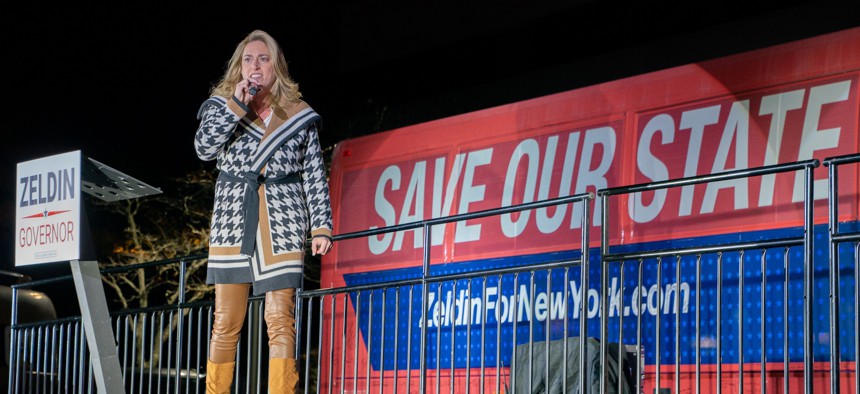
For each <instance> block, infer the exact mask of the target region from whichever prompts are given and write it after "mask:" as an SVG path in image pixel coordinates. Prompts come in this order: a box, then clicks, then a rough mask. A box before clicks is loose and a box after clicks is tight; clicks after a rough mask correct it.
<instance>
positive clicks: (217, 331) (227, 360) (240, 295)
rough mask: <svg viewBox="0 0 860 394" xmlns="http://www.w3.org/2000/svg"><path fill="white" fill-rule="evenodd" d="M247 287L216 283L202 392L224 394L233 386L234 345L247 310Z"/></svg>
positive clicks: (248, 286) (246, 285) (245, 285)
mask: <svg viewBox="0 0 860 394" xmlns="http://www.w3.org/2000/svg"><path fill="white" fill-rule="evenodd" d="M249 288H250V285H249V284H216V285H215V311H214V318H213V322H212V338H211V339H210V340H209V360H208V362H207V363H206V393H207V394H222V393H223V394H227V393H229V392H230V386H231V385H232V384H233V370H234V368H235V366H236V345H237V344H238V342H239V333H240V332H241V331H242V324H243V323H244V322H245V313H246V311H247V310H248V289H249Z"/></svg>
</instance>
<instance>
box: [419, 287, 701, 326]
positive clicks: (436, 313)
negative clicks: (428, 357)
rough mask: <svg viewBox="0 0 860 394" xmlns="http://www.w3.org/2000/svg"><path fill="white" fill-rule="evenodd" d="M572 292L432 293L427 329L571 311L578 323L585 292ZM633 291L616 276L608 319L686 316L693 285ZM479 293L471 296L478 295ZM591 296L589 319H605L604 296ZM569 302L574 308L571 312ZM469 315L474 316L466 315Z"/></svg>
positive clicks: (562, 314) (539, 319)
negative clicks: (602, 316)
mask: <svg viewBox="0 0 860 394" xmlns="http://www.w3.org/2000/svg"><path fill="white" fill-rule="evenodd" d="M473 288H474V284H473ZM568 288H569V290H568V291H567V292H565V291H564V290H562V289H559V290H553V291H550V292H547V291H546V290H540V289H536V290H534V291H533V290H532V289H530V285H528V284H526V283H519V284H518V287H517V288H516V292H514V288H513V287H512V286H508V287H503V289H504V291H503V292H502V293H500V292H499V287H498V286H488V287H487V288H486V291H484V292H483V295H481V294H477V295H473V296H470V295H469V289H468V288H467V286H465V285H463V286H462V287H458V288H456V290H454V289H450V290H447V291H442V292H437V291H432V290H431V291H429V292H428V301H429V303H428V310H427V316H428V321H429V324H428V328H430V327H439V326H442V327H446V326H448V327H450V326H451V325H452V324H453V325H455V326H465V325H473V324H478V325H479V324H483V323H484V321H485V320H486V321H493V322H499V323H514V322H516V323H519V322H527V321H530V320H532V319H534V321H536V322H544V321H546V320H547V319H549V320H558V321H561V320H564V318H565V311H568V310H570V311H571V314H570V316H568V319H573V320H575V319H579V316H580V310H581V306H582V293H581V290H580V287H579V285H578V284H577V283H576V282H574V281H572V280H571V281H569V282H568ZM629 290H630V289H624V291H622V288H621V286H619V285H618V278H617V277H614V278H612V279H611V281H610V286H609V300H608V305H607V310H608V312H609V317H617V316H620V315H621V316H625V317H626V316H646V315H651V316H655V315H657V314H658V313H662V314H664V315H669V314H675V313H682V314H683V313H687V312H688V311H689V305H690V285H689V283H687V282H681V285H680V289H679V286H678V284H676V283H667V284H663V285H662V286H660V285H658V284H656V283H655V284H651V285H642V286H636V287H634V288H633V289H632V291H630V292H628V291H629ZM455 291H456V294H454V293H455ZM480 292H481V291H477V292H476V291H475V290H473V291H472V293H473V294H474V293H480ZM622 294H629V298H628V299H626V300H623V301H624V302H622V297H623V295H622ZM587 297H588V304H587V305H588V308H587V313H588V318H596V317H600V305H601V300H600V293H599V292H598V291H597V290H596V289H588V295H587ZM568 302H570V303H571V305H572V308H568ZM679 303H680V304H679ZM622 306H623V307H622ZM467 310H468V311H469V313H466V311H467ZM485 318H486V319H485ZM420 324H421V323H420V322H419V325H420Z"/></svg>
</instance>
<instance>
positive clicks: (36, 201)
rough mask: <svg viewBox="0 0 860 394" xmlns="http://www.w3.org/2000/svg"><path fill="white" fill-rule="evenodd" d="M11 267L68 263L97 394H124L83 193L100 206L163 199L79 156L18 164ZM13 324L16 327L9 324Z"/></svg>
mask: <svg viewBox="0 0 860 394" xmlns="http://www.w3.org/2000/svg"><path fill="white" fill-rule="evenodd" d="M16 179H17V184H18V185H17V193H16V199H17V209H16V215H15V225H16V226H15V234H16V240H15V265H16V266H23V265H33V264H45V263H51V262H57V261H69V262H70V264H71V269H72V276H73V278H74V282H75V289H76V292H77V295H78V303H79V304H80V307H81V319H82V320H83V323H84V332H85V333H86V336H87V345H88V347H89V351H90V359H91V362H92V367H93V374H94V377H95V382H96V388H97V389H98V392H100V393H124V392H125V387H124V385H123V381H122V369H121V368H120V364H119V358H118V356H117V348H116V341H115V339H114V335H113V330H112V328H111V324H110V315H109V314H108V307H107V300H106V298H105V293H104V285H103V284H102V280H101V272H100V271H99V266H98V262H97V261H96V257H95V251H94V249H93V244H92V238H91V237H90V234H89V226H88V223H87V217H86V213H85V212H84V204H83V199H82V196H81V191H83V192H84V193H87V194H89V195H91V196H93V197H96V198H98V199H100V200H103V201H119V200H125V199H130V198H138V197H142V196H148V195H153V194H159V193H161V190H159V189H156V188H154V187H152V186H149V185H147V184H145V183H143V182H140V181H138V180H136V179H134V178H132V177H130V176H128V175H126V174H123V173H121V172H119V171H117V170H114V169H113V168H110V167H108V166H106V165H104V164H102V163H99V162H98V161H96V160H93V159H90V158H86V157H83V156H82V155H81V152H80V151H73V152H68V153H63V154H59V155H55V156H49V157H44V158H41V159H36V160H31V161H27V162H22V163H18V176H17V178H16ZM12 323H13V324H15V323H17V322H12Z"/></svg>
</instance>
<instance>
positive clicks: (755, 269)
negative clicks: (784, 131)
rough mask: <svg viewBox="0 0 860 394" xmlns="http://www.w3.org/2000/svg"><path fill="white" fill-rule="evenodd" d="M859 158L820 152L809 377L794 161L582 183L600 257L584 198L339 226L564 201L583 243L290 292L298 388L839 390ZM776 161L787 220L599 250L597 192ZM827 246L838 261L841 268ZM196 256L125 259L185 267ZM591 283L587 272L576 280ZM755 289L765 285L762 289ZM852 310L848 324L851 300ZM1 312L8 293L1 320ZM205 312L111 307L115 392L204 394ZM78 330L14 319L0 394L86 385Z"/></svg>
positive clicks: (807, 260) (807, 280)
mask: <svg viewBox="0 0 860 394" xmlns="http://www.w3.org/2000/svg"><path fill="white" fill-rule="evenodd" d="M858 161H860V155H852V156H847V157H839V158H832V159H827V160H825V161H824V163H825V165H827V166H828V167H829V168H830V174H829V178H830V190H829V195H830V201H829V206H830V210H829V230H830V231H829V232H828V238H829V241H830V242H829V245H828V247H829V250H828V252H827V255H828V256H830V259H829V261H830V264H829V265H828V267H827V272H826V273H827V274H828V278H827V279H828V280H827V283H828V288H829V294H828V295H829V297H830V298H829V302H830V303H829V309H828V311H827V315H828V316H829V319H828V321H827V323H826V325H827V327H825V328H826V329H827V331H828V332H829V337H830V338H832V340H830V341H828V342H827V346H828V349H829V350H828V351H827V352H826V353H827V357H828V359H829V363H827V368H826V371H823V372H822V371H820V370H821V368H822V367H821V365H822V364H821V363H820V362H816V356H815V354H819V357H820V354H822V352H821V351H820V342H821V341H820V340H819V339H820V338H819V336H820V332H821V327H820V326H816V328H817V329H818V331H813V316H819V315H820V313H819V314H816V315H813V311H816V312H821V311H820V310H819V309H813V308H817V307H816V306H815V305H818V304H814V301H816V299H815V298H814V297H813V295H814V294H813V289H812V287H813V286H819V287H820V281H819V280H817V277H815V276H814V275H815V272H813V271H814V267H816V265H815V262H814V259H813V255H814V253H813V252H814V249H813V247H814V246H813V239H814V237H815V234H816V228H815V226H814V223H813V221H814V219H813V218H814V216H813V213H812V211H813V202H814V201H813V198H812V197H813V195H814V194H813V185H814V182H813V179H812V170H813V169H814V168H816V167H818V165H819V162H818V161H817V160H810V161H805V162H798V163H792V164H786V165H775V166H767V167H761V168H756V169H750V170H740V171H728V172H725V173H720V174H713V175H709V176H700V177H692V178H685V179H680V180H672V181H665V182H653V183H649V184H642V185H633V186H628V187H619V188H610V189H603V190H599V191H598V192H597V195H598V196H599V197H600V201H599V203H600V204H602V222H601V223H600V226H601V232H600V241H599V248H600V249H599V251H600V253H592V251H591V250H590V239H591V237H590V234H589V229H590V228H591V226H592V224H591V221H590V220H589V217H590V214H589V212H591V211H590V209H591V206H592V200H593V198H594V195H593V194H590V193H588V194H582V195H576V196H568V197H563V198H557V199H552V200H546V201H539V202H533V203H527V204H521V205H516V206H510V207H504V208H499V209H491V210H486V211H480V212H473V213H468V214H462V215H455V216H449V217H444V218H438V219H432V220H426V221H421V222H414V223H408V224H401V225H397V226H391V227H386V228H379V229H374V230H369V231H362V232H356V233H350V234H341V235H338V236H336V237H335V240H336V241H337V240H344V239H351V238H359V237H369V236H373V235H378V234H383V233H386V232H396V231H404V230H411V229H419V228H420V229H423V233H422V234H423V237H424V242H423V245H432V242H431V239H430V237H431V234H432V232H431V231H429V229H430V228H431V227H432V226H435V225H440V224H444V223H452V222H457V221H462V220H469V219H475V218H479V217H486V216H491V215H501V214H505V213H511V212H521V211H524V210H530V209H537V208H541V207H548V206H553V205H560V204H571V203H579V204H580V205H579V207H580V208H582V212H583V213H582V215H581V218H582V223H580V226H581V229H582V237H581V239H578V240H571V243H570V245H572V247H571V249H572V251H573V253H570V254H567V255H566V256H565V257H564V258H559V259H556V260H552V259H543V260H540V261H524V262H523V264H521V265H518V266H514V267H504V268H498V267H486V268H480V267H479V268H476V269H471V270H467V271H464V272H458V273H455V274H450V273H449V274H437V273H434V271H433V269H432V266H431V264H430V261H431V256H430V252H429V248H428V247H425V248H424V250H423V256H422V263H421V267H416V269H418V272H419V273H418V274H417V275H412V276H410V277H404V278H391V280H388V281H385V282H382V283H368V284H363V285H356V286H346V287H341V288H325V289H318V290H300V291H298V292H297V301H298V302H297V314H296V316H297V327H298V333H297V357H298V359H299V365H300V366H301V370H300V372H302V376H303V379H302V382H301V383H302V389H303V391H304V392H305V393H347V392H349V393H356V392H365V393H370V392H379V393H386V392H391V393H394V392H397V393H400V392H418V393H426V392H430V393H454V392H457V393H461V392H463V393H469V392H479V393H487V392H494V393H500V392H517V391H516V389H517V388H518V387H534V386H536V385H544V386H543V387H546V386H549V385H551V384H552V383H551V382H553V381H559V382H561V383H560V386H558V387H560V390H561V392H598V391H599V392H601V393H608V392H637V393H639V392H643V393H644V392H651V391H652V390H654V391H655V392H657V391H660V390H665V389H668V390H669V391H670V392H685V391H690V392H697V393H701V392H722V391H723V390H727V391H738V392H747V391H750V390H752V391H761V392H770V391H777V392H799V391H802V392H806V393H811V392H816V391H817V390H820V389H821V388H822V387H823V386H822V384H823V383H822V380H823V379H819V378H820V377H823V376H824V375H827V376H828V377H829V379H827V380H828V381H829V389H830V391H831V392H834V393H836V392H838V393H842V392H849V391H848V390H856V388H857V387H858V381H857V379H858V378H857V373H856V371H857V368H858V365H857V364H858V361H857V357H856V355H857V354H858V349H857V346H858V338H857V332H858V326H857V319H856V318H855V319H853V321H851V322H847V323H846V322H840V321H838V320H839V319H838V316H840V311H841V309H840V295H841V293H840V283H843V282H844V283H845V284H842V285H841V287H845V286H846V285H851V284H853V287H852V288H851V290H852V291H853V299H854V300H857V299H858V295H857V285H856V284H857V283H860V282H858V278H860V268H858V263H857V262H858V255H860V253H858V244H860V232H858V231H856V229H857V226H858V224H857V223H858V221H857V220H856V218H855V220H853V221H851V220H849V221H848V223H841V225H842V227H840V223H839V212H838V204H839V203H838V202H837V201H834V199H835V196H837V195H838V191H837V189H836V187H837V184H838V177H837V167H838V166H839V165H842V164H848V163H856V162H858ZM791 171H802V172H803V173H804V175H805V178H804V182H805V183H804V202H803V213H802V218H803V223H802V225H800V226H798V227H797V228H792V229H787V230H786V231H781V232H778V233H777V234H776V236H774V237H770V238H767V239H755V240H749V239H742V238H739V239H736V240H730V241H732V242H729V241H727V240H726V239H717V240H706V241H702V242H699V243H697V244H690V243H689V242H686V243H685V242H684V240H670V242H668V243H663V244H655V245H656V246H657V247H655V248H652V249H648V248H647V246H653V245H635V246H634V247H627V246H626V245H623V244H612V242H611V241H612V240H613V238H612V236H611V234H610V230H611V229H612V225H613V223H616V221H617V220H618V218H617V217H613V216H612V215H613V213H614V212H619V211H617V210H614V209H612V205H611V204H610V202H611V201H610V198H615V197H617V196H623V195H632V194H635V193H643V192H649V191H655V190H660V189H668V188H675V187H684V186H688V185H697V184H704V183H708V182H719V181H725V180H730V179H737V178H742V177H743V178H749V177H757V176H764V175H767V174H777V173H784V172H791ZM851 181H852V182H855V183H856V179H851ZM854 197H856V196H854ZM851 206H853V207H856V202H855V205H851ZM854 214H856V213H854ZM710 241H713V242H710ZM591 243H592V244H596V242H591ZM840 256H846V257H848V258H846V259H845V260H848V261H849V262H850V263H846V264H844V266H843V265H840V263H839V261H840V260H842V259H840ZM205 257H206V256H205V255H202V256H189V257H184V258H181V259H175V260H171V261H164V262H154V263H146V264H144V265H136V266H131V267H124V268H127V269H141V268H144V267H145V266H154V265H158V264H187V263H188V261H191V260H195V259H204V258H205ZM852 264H853V265H852ZM852 267H853V272H852V271H851V269H852ZM849 274H853V277H850V275H849ZM595 275H597V276H598V277H599V278H600V279H599V280H598V281H594V280H591V279H590V277H593V276H595ZM819 275H820V273H819ZM691 278H692V279H691ZM849 279H850V280H849ZM63 280H67V281H68V280H71V278H70V277H69V278H52V279H48V280H43V281H34V282H29V283H26V284H22V285H16V286H17V287H28V288H30V287H34V288H37V287H39V286H52V285H54V284H55V283H57V281H63ZM690 281H694V282H695V283H694V284H693V286H690V285H689V283H688V282H690ZM771 286H773V288H774V289H776V290H772V291H770V290H768V291H765V290H762V289H767V288H770V287H771ZM16 289H17V288H13V299H14V290H16ZM848 293H849V294H850V292H848ZM706 295H707V296H706ZM626 299H631V300H633V301H632V302H629V303H627V302H625V301H624V300H626ZM589 300H591V302H589ZM13 301H14V300H13ZM818 301H819V304H820V300H818ZM853 304H854V310H853V316H855V317H856V316H858V314H857V313H858V312H857V302H856V301H855V302H854V303H853ZM748 305H756V306H755V307H751V306H748ZM14 308H15V303H13V311H12V312H13V319H14V315H15V310H14ZM212 309H213V303H212V301H211V300H210V301H199V302H190V303H189V302H186V301H185V299H184V298H183V297H180V300H179V301H178V302H177V303H176V304H173V305H162V306H158V307H151V308H145V309H140V310H121V311H114V312H112V313H111V316H112V323H113V325H114V330H115V335H116V339H117V349H118V354H119V357H120V362H121V363H122V366H123V371H124V376H123V378H124V380H125V387H126V388H127V390H128V392H129V393H137V392H140V393H143V392H156V393H160V392H164V393H202V392H205V388H204V387H205V372H206V371H205V365H206V359H207V355H208V342H209V336H210V333H211V325H212ZM750 310H754V311H755V313H751V312H750ZM691 311H692V312H693V313H690V312H691ZM519 314H522V315H524V316H526V317H525V318H522V319H520V317H519ZM262 316H263V298H262V297H251V298H250V299H249V312H248V315H247V320H246V323H245V326H244V329H243V331H242V334H241V335H242V336H241V339H240V343H239V349H238V353H237V364H236V369H235V377H234V385H233V392H236V393H265V392H266V391H267V389H266V387H265V382H266V375H267V371H266V362H265V360H266V359H267V351H266V350H267V349H266V347H267V346H266V345H267V342H266V333H265V322H264V320H263V318H262ZM666 316H668V317H666ZM709 319H710V320H709ZM595 323H596V324H595ZM815 324H820V323H815ZM82 330H83V329H82V326H81V322H80V319H79V318H66V319H60V320H57V321H51V322H40V323H28V324H17V323H16V322H15V321H14V320H13V325H12V327H11V340H10V344H11V349H12V351H11V352H10V354H9V357H10V364H9V365H10V381H9V392H10V393H90V392H94V391H95V385H94V381H93V375H92V369H91V366H90V365H89V359H88V358H89V356H88V351H87V345H86V339H85V336H84V335H83V332H82ZM798 331H799V332H798ZM643 332H647V333H650V334H649V335H648V336H643ZM815 332H817V333H818V334H816V335H813V334H814V333H815ZM840 338H843V339H844V338H847V339H848V340H847V341H845V342H847V343H848V344H850V342H851V341H852V340H853V346H854V350H853V354H854V360H853V363H852V362H850V361H845V360H843V359H842V358H841V355H840V349H844V348H841V347H840V346H841V345H845V343H844V342H840ZM801 349H802V350H801ZM816 352H817V353H816ZM631 360H633V361H632V362H631ZM612 363H615V364H614V365H616V367H615V368H616V370H615V372H614V373H615V375H612V374H611V372H612V371H611V368H610V367H609V366H610V365H613V364H612ZM558 365H563V366H564V367H563V368H557V366H558ZM594 365H599V366H601V368H603V369H602V370H600V371H597V379H598V380H599V381H598V384H599V387H598V388H597V389H592V388H593V387H594V386H593V382H592V381H591V379H592V378H593V377H594V374H595V372H594V371H592V369H593V368H594ZM622 366H626V367H627V368H628V369H631V370H630V371H627V372H629V376H627V377H628V378H630V379H628V380H625V379H622V377H621V376H619V374H620V373H622V371H621V369H622ZM801 375H802V378H801ZM840 376H841V377H851V378H852V379H841V380H840ZM852 380H853V381H852ZM667 381H669V382H670V383H668V384H666V383H665V382H667ZM795 382H796V383H795ZM625 385H629V387H625ZM801 387H802V388H801ZM661 392H662V391H661Z"/></svg>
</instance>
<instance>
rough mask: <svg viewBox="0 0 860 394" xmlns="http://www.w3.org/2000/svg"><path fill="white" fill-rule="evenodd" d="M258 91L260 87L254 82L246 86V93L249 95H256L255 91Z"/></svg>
mask: <svg viewBox="0 0 860 394" xmlns="http://www.w3.org/2000/svg"><path fill="white" fill-rule="evenodd" d="M259 91H260V88H259V87H257V85H256V84H251V87H250V88H248V94H250V95H251V96H255V95H257V92H259Z"/></svg>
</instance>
